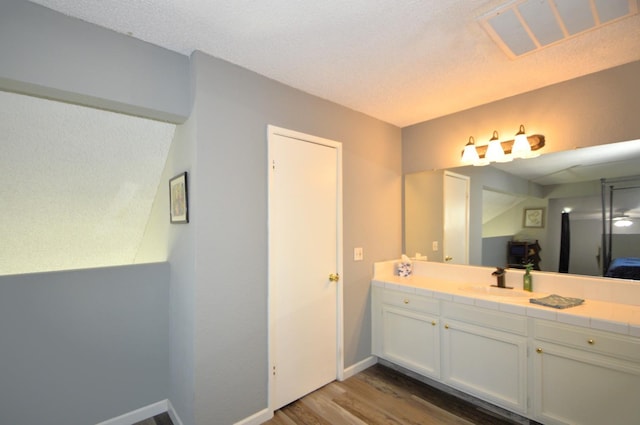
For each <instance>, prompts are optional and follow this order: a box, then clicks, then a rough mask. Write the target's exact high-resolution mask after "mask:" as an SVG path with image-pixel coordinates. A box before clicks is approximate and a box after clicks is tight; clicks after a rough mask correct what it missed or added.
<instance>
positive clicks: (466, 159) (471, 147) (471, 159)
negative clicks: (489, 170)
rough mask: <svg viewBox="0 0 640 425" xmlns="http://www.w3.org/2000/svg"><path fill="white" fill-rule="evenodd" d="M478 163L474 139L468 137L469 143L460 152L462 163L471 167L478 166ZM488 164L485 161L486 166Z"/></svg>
mask: <svg viewBox="0 0 640 425" xmlns="http://www.w3.org/2000/svg"><path fill="white" fill-rule="evenodd" d="M479 161H480V156H479V155H478V150H477V149H476V144H475V139H474V138H473V136H469V141H468V142H467V144H466V146H465V147H464V150H463V151H462V163H463V164H466V165H471V164H478V162H479ZM488 163H489V162H488V161H487V164H488Z"/></svg>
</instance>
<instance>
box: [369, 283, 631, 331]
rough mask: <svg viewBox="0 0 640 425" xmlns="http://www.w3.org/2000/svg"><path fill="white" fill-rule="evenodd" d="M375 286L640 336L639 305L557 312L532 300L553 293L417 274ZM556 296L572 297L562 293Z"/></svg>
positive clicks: (592, 305) (600, 304)
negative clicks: (526, 290)
mask: <svg viewBox="0 0 640 425" xmlns="http://www.w3.org/2000/svg"><path fill="white" fill-rule="evenodd" d="M507 284H509V282H507ZM372 285H373V286H377V287H383V288H388V289H395V290H398V291H403V292H408V293H414V294H416V295H422V296H427V297H433V298H436V299H440V300H444V301H451V302H454V303H459V304H467V305H475V306H478V307H482V308H488V309H493V310H499V311H503V312H506V313H513V314H519V315H522V316H529V317H534V318H538V319H545V320H552V321H557V322H561V323H566V324H569V325H574V326H582V327H586V328H592V329H598V330H602V331H608V332H614V333H618V334H623V335H630V336H634V337H640V306H637V305H629V304H620V303H613V302H606V301H600V300H595V299H585V301H584V303H583V304H581V305H579V306H575V307H569V308H566V309H557V308H552V307H545V306H541V305H537V304H533V303H531V302H530V301H529V300H530V299H531V298H541V297H545V296H547V295H551V293H542V292H525V291H523V290H522V289H521V288H514V289H498V288H492V289H489V288H490V287H491V285H489V284H486V285H485V284H465V283H461V281H460V279H457V280H447V279H443V278H439V277H426V276H418V275H412V276H409V277H400V276H396V275H393V274H391V273H383V274H380V273H376V275H375V276H374V279H373V280H372ZM514 286H515V285H514ZM534 288H535V286H534ZM503 292H504V294H503ZM557 295H561V296H571V295H567V294H562V293H557Z"/></svg>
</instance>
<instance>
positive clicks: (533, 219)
mask: <svg viewBox="0 0 640 425" xmlns="http://www.w3.org/2000/svg"><path fill="white" fill-rule="evenodd" d="M522 226H523V227H533V228H539V229H542V228H543V227H544V208H542V207H541V208H525V209H524V218H523V223H522Z"/></svg>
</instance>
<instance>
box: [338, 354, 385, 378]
mask: <svg viewBox="0 0 640 425" xmlns="http://www.w3.org/2000/svg"><path fill="white" fill-rule="evenodd" d="M376 363H378V358H377V357H376V356H369V357H367V358H366V359H364V360H360V361H359V362H358V363H356V364H354V365H351V366H349V367H348V368H346V369H345V370H344V376H343V377H342V378H340V381H344V380H345V379H349V378H351V377H352V376H353V375H357V374H358V373H360V372H362V371H363V370H365V369H369V368H370V367H371V366H373V365H375V364H376Z"/></svg>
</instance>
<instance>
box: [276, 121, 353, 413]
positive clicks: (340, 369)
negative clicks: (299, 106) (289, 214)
mask: <svg viewBox="0 0 640 425" xmlns="http://www.w3.org/2000/svg"><path fill="white" fill-rule="evenodd" d="M275 135H279V136H284V137H290V138H294V139H298V140H301V141H305V142H311V143H316V144H319V145H324V146H330V147H332V148H335V149H336V155H337V173H338V176H337V186H338V188H337V193H336V197H337V199H336V206H337V212H336V213H337V216H338V217H337V223H336V227H337V235H336V236H337V245H338V246H337V247H336V248H337V250H336V255H337V259H336V263H337V273H338V275H339V276H344V273H343V271H344V270H343V267H344V265H343V255H344V253H343V246H342V245H343V217H342V215H343V208H342V184H343V183H342V143H339V142H336V141H333V140H329V139H324V138H321V137H316V136H312V135H309V134H305V133H300V132H297V131H294V130H288V129H286V128H281V127H276V126H274V125H271V124H269V125H267V144H268V147H267V164H269V165H268V166H267V167H270V164H271V163H272V161H273V158H272V157H271V149H270V147H269V146H270V145H271V139H272V138H273V136H275ZM271 185H272V182H271V173H269V178H268V197H270V196H271ZM271 219H272V218H271V214H269V217H268V228H269V229H271V227H272V226H271ZM268 239H269V242H268V251H269V258H272V255H271V251H272V238H271V237H270V235H268ZM270 261H271V260H269V262H270ZM269 266H270V263H269ZM273 280H274V277H273V275H272V270H271V267H269V276H268V282H269V283H268V286H269V288H271V283H272V282H273ZM343 288H344V279H340V280H339V281H338V282H337V283H336V289H337V296H336V298H337V299H336V303H337V309H336V316H337V317H336V322H337V324H336V326H337V330H336V339H337V342H336V356H337V362H336V369H337V370H336V379H338V380H343V379H344V325H343V321H344V310H343V302H344V301H343V300H344V298H343ZM267 309H268V314H267V315H268V318H267V321H268V365H269V367H268V371H267V373H268V396H267V404H268V406H269V407H268V409H267V410H268V411H269V412H270V414H271V415H273V408H272V393H273V386H274V382H273V375H272V373H271V368H272V364H273V350H274V349H273V344H272V341H271V336H272V329H273V326H274V320H273V318H272V315H271V310H272V307H271V300H270V298H269V301H268V306H267Z"/></svg>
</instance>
